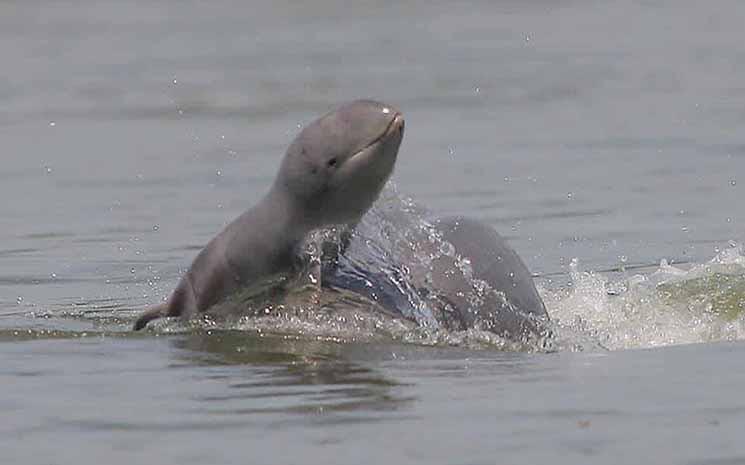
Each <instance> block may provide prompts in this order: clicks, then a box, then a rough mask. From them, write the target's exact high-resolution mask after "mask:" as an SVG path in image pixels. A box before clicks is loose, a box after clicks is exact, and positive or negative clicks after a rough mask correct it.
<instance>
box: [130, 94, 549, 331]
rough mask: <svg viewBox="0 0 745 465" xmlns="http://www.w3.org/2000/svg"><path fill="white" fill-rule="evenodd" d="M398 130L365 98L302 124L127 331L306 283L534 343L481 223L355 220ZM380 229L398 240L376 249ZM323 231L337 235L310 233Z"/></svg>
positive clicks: (501, 257)
mask: <svg viewBox="0 0 745 465" xmlns="http://www.w3.org/2000/svg"><path fill="white" fill-rule="evenodd" d="M403 129H404V120H403V116H402V114H401V113H400V112H399V111H398V110H396V109H395V108H394V107H392V106H390V105H386V104H383V103H380V102H375V101H370V100H358V101H354V102H350V103H347V104H344V105H342V106H340V107H338V108H337V109H336V110H334V111H332V112H330V113H328V114H326V115H324V116H322V117H320V118H319V119H317V120H315V121H314V122H312V123H310V124H309V125H308V126H306V127H305V128H304V129H303V130H302V131H301V132H300V134H299V135H298V136H297V137H296V138H295V140H294V141H293V142H292V144H291V145H290V147H289V148H288V150H287V153H286V154H285V157H284V159H283V161H282V163H281V166H280V170H279V173H278V174H277V177H276V179H275V181H274V184H273V185H272V187H271V188H270V190H269V192H268V193H267V194H266V196H265V197H264V198H263V199H261V200H260V201H259V202H258V203H257V204H256V205H255V206H253V207H252V208H250V209H249V210H247V211H246V212H245V213H243V214H242V215H241V216H239V217H238V218H237V219H236V220H234V221H233V222H232V223H230V224H229V225H228V226H227V227H225V229H223V230H222V231H221V232H220V233H219V234H218V235H217V236H216V237H215V238H213V239H212V240H211V241H210V242H209V243H208V244H207V246H206V247H205V248H204V249H203V250H202V251H201V252H200V253H199V254H198V255H197V257H196V258H195V260H194V262H193V263H192V265H191V267H190V268H189V270H188V271H187V272H186V274H185V275H184V276H183V277H182V279H181V280H180V282H179V284H178V286H177V287H176V289H175V291H174V292H173V294H171V296H170V298H169V299H168V300H167V301H166V302H165V303H163V304H161V305H156V306H154V307H152V308H150V309H148V310H146V311H145V312H144V313H143V314H142V315H141V316H140V317H139V318H138V319H137V321H136V322H135V325H134V329H135V330H138V329H142V328H144V327H145V326H146V325H147V323H148V322H149V321H151V320H153V319H156V318H160V317H166V316H167V317H181V318H183V319H189V318H192V317H194V316H197V315H200V314H207V315H213V314H218V315H219V310H217V309H224V308H225V307H226V306H225V305H222V304H223V303H224V302H226V301H230V300H231V299H235V297H236V296H240V299H244V300H245V299H246V296H249V297H248V298H249V299H250V298H251V296H252V295H253V294H252V292H251V291H247V289H253V288H257V289H260V290H261V291H262V292H263V291H266V290H267V289H272V290H273V291H272V292H270V293H269V294H266V292H263V294H262V295H264V296H266V295H269V296H270V297H272V296H279V295H282V293H284V292H286V291H287V289H288V287H292V286H295V287H297V286H310V287H311V288H315V289H316V290H317V291H318V292H323V291H325V290H327V289H343V290H346V291H351V292H354V293H356V294H358V295H359V296H361V297H362V298H364V299H368V300H370V301H373V302H375V303H376V304H377V308H379V309H381V311H385V312H387V313H388V314H390V315H394V316H397V317H399V318H402V319H406V320H409V321H413V322H415V323H416V324H417V325H420V326H430V327H442V328H445V329H457V330H460V329H468V328H478V329H485V330H488V331H491V332H493V333H495V334H497V335H499V336H503V337H506V338H508V339H512V340H526V339H531V338H536V337H542V336H544V335H545V334H546V332H547V331H546V329H545V328H546V324H547V323H548V314H547V313H546V310H545V307H544V304H543V302H542V301H541V299H540V297H539V296H538V293H537V291H536V289H535V285H534V283H533V280H532V277H531V276H530V273H529V272H528V270H527V268H526V267H525V265H524V264H523V262H522V260H520V258H519V257H518V256H517V254H516V253H515V251H514V250H513V249H512V248H510V247H509V246H508V245H507V244H506V243H505V242H504V240H503V239H502V238H501V237H500V236H499V235H498V234H497V233H496V231H494V229H493V228H491V227H490V226H488V225H486V224H483V223H480V222H478V221H475V220H473V219H469V218H461V217H456V218H434V217H433V218H431V220H429V219H428V220H426V221H422V222H420V221H416V222H412V221H411V218H413V217H412V216H410V215H408V216H407V215H406V214H405V213H406V211H407V210H406V209H401V208H397V209H389V210H385V209H384V208H383V209H377V210H375V209H374V210H373V211H372V212H371V213H370V214H368V215H366V213H367V212H368V211H369V210H370V209H371V207H372V206H373V203H374V202H375V201H376V199H378V197H379V195H380V193H381V191H382V189H383V186H384V185H385V184H386V182H387V181H388V178H389V177H390V175H391V173H392V171H393V167H394V165H395V161H396V158H397V154H398V149H399V146H400V144H401V140H402V138H403ZM412 205H413V204H412ZM399 207H400V206H399ZM412 208H413V207H412ZM421 211H424V210H421ZM376 212H377V213H376ZM402 213H403V214H402ZM376 214H377V217H376V216H375V215H376ZM381 215H382V216H381ZM417 218H420V217H419V216H417ZM370 221H377V223H375V225H374V227H372V228H371V227H370ZM380 226H385V227H386V228H388V229H389V230H390V231H395V232H396V233H395V234H402V235H403V236H400V237H405V238H406V240H403V241H401V240H398V241H394V242H391V241H390V240H388V241H386V240H377V242H376V240H374V239H380V238H381V237H382V236H381V235H380V234H378V233H379V232H380V231H382V230H380V229H376V228H378V227H380ZM325 228H334V230H335V231H341V232H342V234H341V235H340V236H339V237H338V238H337V240H330V239H329V237H328V235H327V236H326V237H325V238H324V237H323V236H318V235H316V233H317V232H318V231H322V230H324V229H325ZM395 234H394V236H395ZM373 236H377V237H373ZM319 237H321V239H319ZM390 237H391V236H390V235H389V236H388V238H389V239H390ZM423 257H425V258H424V259H423ZM391 270H396V272H395V273H391V272H390V271H391ZM218 304H220V305H218ZM237 307H240V306H236V305H231V306H228V308H230V309H231V311H236V309H237V310H238V311H240V308H237Z"/></svg>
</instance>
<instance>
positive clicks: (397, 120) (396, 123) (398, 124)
mask: <svg viewBox="0 0 745 465" xmlns="http://www.w3.org/2000/svg"><path fill="white" fill-rule="evenodd" d="M397 129H400V131H401V133H402V134H403V130H404V116H403V115H402V114H401V112H398V111H397V112H396V113H395V114H394V115H393V118H391V121H390V123H388V126H386V128H385V130H384V131H383V132H381V133H380V135H379V136H378V137H376V138H375V139H373V140H372V141H371V142H370V143H369V144H367V145H365V146H364V147H362V148H361V149H359V150H358V151H356V152H355V153H354V154H353V155H352V156H351V157H349V159H348V160H347V161H349V160H351V159H353V158H355V157H357V156H358V155H360V154H362V153H364V152H366V151H367V150H368V149H369V148H370V147H372V146H374V145H376V144H379V143H380V142H381V141H383V139H386V138H388V136H390V135H391V134H393V132H395V131H396V130H397Z"/></svg>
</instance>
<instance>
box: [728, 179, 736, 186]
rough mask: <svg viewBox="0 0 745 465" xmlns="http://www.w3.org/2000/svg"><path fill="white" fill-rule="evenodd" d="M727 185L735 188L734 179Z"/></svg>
mask: <svg viewBox="0 0 745 465" xmlns="http://www.w3.org/2000/svg"><path fill="white" fill-rule="evenodd" d="M729 185H730V186H732V187H735V186H736V185H737V180H736V179H731V180H730V182H729Z"/></svg>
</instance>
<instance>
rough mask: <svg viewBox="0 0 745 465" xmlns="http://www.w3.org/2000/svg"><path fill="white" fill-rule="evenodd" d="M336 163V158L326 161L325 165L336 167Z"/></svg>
mask: <svg viewBox="0 0 745 465" xmlns="http://www.w3.org/2000/svg"><path fill="white" fill-rule="evenodd" d="M336 161H337V160H336V157H334V158H332V159H330V160H329V161H328V163H326V164H327V165H329V166H336Z"/></svg>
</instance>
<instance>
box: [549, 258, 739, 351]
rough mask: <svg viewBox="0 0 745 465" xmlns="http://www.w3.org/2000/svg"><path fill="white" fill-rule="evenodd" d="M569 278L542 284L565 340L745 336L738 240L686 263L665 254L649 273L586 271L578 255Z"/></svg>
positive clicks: (625, 342) (656, 341) (638, 344)
mask: <svg viewBox="0 0 745 465" xmlns="http://www.w3.org/2000/svg"><path fill="white" fill-rule="evenodd" d="M570 278H571V283H570V285H568V286H567V287H565V288H562V289H553V290H551V289H543V290H542V292H541V294H542V296H543V298H544V301H545V303H546V306H547V307H548V310H549V314H550V315H551V317H552V320H553V321H554V323H555V325H556V329H557V333H558V335H559V340H564V341H572V340H573V339H576V338H578V337H586V338H587V337H589V338H591V339H593V340H596V341H597V342H598V343H600V344H602V345H603V346H605V347H606V348H608V349H632V348H646V347H657V346H665V345H671V344H689V343H698V342H712V341H723V340H737V339H743V338H745V312H744V311H743V310H745V256H743V247H742V245H740V244H733V246H732V247H731V248H729V249H727V250H723V251H721V252H719V253H718V254H717V255H716V256H715V257H713V258H712V259H711V260H709V261H708V262H706V263H701V264H694V265H693V266H691V267H690V269H687V270H685V269H682V268H677V267H674V266H671V265H669V264H668V263H667V262H666V261H665V260H662V261H661V262H660V265H659V268H658V269H657V270H655V271H654V272H653V273H651V274H648V275H641V274H636V275H631V276H628V277H624V278H622V279H619V280H613V279H611V278H610V277H607V276H603V275H601V274H599V273H594V272H591V271H580V265H579V263H577V261H576V260H574V261H573V262H572V264H571V271H570Z"/></svg>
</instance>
